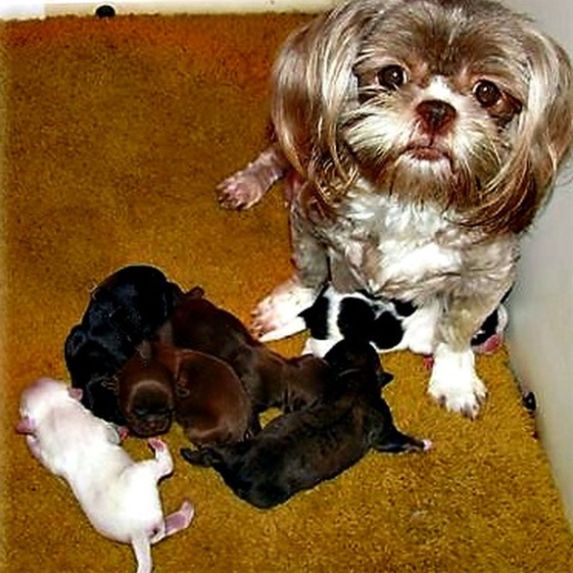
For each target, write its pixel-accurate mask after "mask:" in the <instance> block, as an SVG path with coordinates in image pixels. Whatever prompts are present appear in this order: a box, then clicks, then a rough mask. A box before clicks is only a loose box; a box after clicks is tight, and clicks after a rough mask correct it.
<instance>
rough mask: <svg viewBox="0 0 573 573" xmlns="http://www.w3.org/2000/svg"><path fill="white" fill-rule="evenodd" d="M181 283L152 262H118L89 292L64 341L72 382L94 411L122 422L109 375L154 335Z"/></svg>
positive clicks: (115, 390) (179, 293) (104, 417)
mask: <svg viewBox="0 0 573 573" xmlns="http://www.w3.org/2000/svg"><path fill="white" fill-rule="evenodd" d="M180 295H181V289H180V288H179V287H178V286H177V285H176V284H174V283H172V282H169V281H168V280H167V278H166V277H165V275H164V274H163V273H162V272H161V271H160V270H159V269H157V268H155V267H152V266H148V265H130V266H127V267H123V268H121V269H119V270H118V271H116V272H115V273H113V274H112V275H110V276H109V277H107V278H106V279H105V280H104V281H102V282H101V283H100V284H99V285H98V286H97V287H96V288H95V290H94V291H93V292H92V294H91V298H90V302H89V304H88V306H87V308H86V310H85V313H84V315H83V318H82V321H81V323H80V324H78V325H76V326H74V327H73V328H72V329H71V331H70V333H69V334H68V337H67V339H66V342H65V346H64V355H65V360H66V365H67V367H68V370H69V372H70V376H71V380H72V386H73V387H76V388H81V389H82V390H83V397H82V403H83V404H84V406H86V407H87V408H88V409H89V410H91V411H92V412H93V413H94V414H95V415H96V416H98V417H100V418H103V419H104V420H108V421H110V422H114V423H116V424H119V425H123V424H125V418H124V416H123V415H122V413H121V411H120V408H119V404H118V396H117V389H116V387H115V382H114V379H113V377H114V376H115V374H116V373H117V372H118V370H119V369H120V368H121V367H122V366H123V365H124V364H125V363H126V362H127V360H128V359H129V358H130V357H131V356H132V355H133V354H134V352H135V349H136V347H137V346H138V345H139V344H140V343H141V342H142V341H143V340H146V339H149V338H152V337H153V336H154V333H155V332H156V330H157V329H158V328H159V327H160V326H161V325H162V324H163V323H164V322H165V320H166V319H167V317H168V316H169V315H170V314H171V311H172V310H173V307H174V305H175V303H176V301H177V300H178V298H179V296H180Z"/></svg>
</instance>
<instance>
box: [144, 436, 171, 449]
mask: <svg viewBox="0 0 573 573" xmlns="http://www.w3.org/2000/svg"><path fill="white" fill-rule="evenodd" d="M147 443H148V444H149V447H150V448H151V449H152V450H153V451H154V452H164V451H165V450H167V444H166V443H165V442H164V441H163V440H160V439H159V438H149V439H148V440H147Z"/></svg>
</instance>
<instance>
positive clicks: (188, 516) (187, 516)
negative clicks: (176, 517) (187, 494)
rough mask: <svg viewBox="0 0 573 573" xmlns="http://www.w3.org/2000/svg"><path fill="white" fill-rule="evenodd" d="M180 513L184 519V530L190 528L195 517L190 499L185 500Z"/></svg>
mask: <svg viewBox="0 0 573 573" xmlns="http://www.w3.org/2000/svg"><path fill="white" fill-rule="evenodd" d="M179 512H180V513H181V515H182V516H183V518H184V523H183V528H185V527H189V525H190V524H191V522H192V521H193V517H194V515H195V508H194V507H193V504H192V503H191V502H190V501H189V500H188V499H184V500H183V503H182V504H181V507H180V508H179Z"/></svg>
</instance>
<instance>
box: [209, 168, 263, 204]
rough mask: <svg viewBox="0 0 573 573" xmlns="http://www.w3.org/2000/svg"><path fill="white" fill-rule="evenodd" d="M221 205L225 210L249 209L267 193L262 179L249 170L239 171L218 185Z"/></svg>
mask: <svg viewBox="0 0 573 573" xmlns="http://www.w3.org/2000/svg"><path fill="white" fill-rule="evenodd" d="M216 190H217V197H218V198H219V204H220V205H221V207H224V208H225V209H234V210H240V209H249V208H250V207H252V206H253V205H255V204H256V203H258V202H259V201H260V200H261V198H262V197H263V195H264V194H265V192H266V188H265V187H264V185H263V184H262V183H261V181H260V179H259V178H258V177H257V176H256V175H254V174H253V173H251V172H250V170H249V169H245V170H243V171H238V172H237V173H235V174H234V175H231V177H228V178H227V179H225V180H224V181H222V182H221V183H219V185H217V189H216Z"/></svg>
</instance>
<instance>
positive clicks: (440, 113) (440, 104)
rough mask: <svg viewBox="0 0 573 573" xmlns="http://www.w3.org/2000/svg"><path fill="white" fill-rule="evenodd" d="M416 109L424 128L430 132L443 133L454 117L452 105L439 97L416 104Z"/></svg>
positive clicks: (454, 112) (454, 111)
mask: <svg viewBox="0 0 573 573" xmlns="http://www.w3.org/2000/svg"><path fill="white" fill-rule="evenodd" d="M416 111H417V112H418V115H419V116H420V119H421V121H422V125H423V127H424V129H425V130H426V131H428V132H430V133H432V134H439V133H444V132H445V131H446V130H447V129H448V127H449V126H450V125H451V124H452V123H453V121H454V119H456V115H457V114H456V110H455V108H454V107H453V106H451V105H450V104H449V103H447V102H445V101H441V100H439V99H428V100H425V101H423V102H422V103H420V104H418V107H416Z"/></svg>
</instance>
